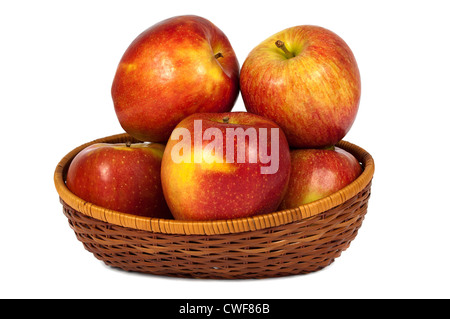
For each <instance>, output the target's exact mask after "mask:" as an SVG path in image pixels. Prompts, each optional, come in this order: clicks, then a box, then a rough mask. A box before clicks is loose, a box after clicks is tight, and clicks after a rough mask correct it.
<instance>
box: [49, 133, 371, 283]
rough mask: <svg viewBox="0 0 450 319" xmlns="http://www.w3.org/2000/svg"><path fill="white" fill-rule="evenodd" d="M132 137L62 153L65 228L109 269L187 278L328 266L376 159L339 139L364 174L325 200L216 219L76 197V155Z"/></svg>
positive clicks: (363, 209) (358, 212)
mask: <svg viewBox="0 0 450 319" xmlns="http://www.w3.org/2000/svg"><path fill="white" fill-rule="evenodd" d="M127 141H131V142H136V141H135V140H134V139H133V138H131V137H130V136H129V135H127V134H119V135H114V136H110V137H105V138H101V139H97V140H94V141H91V142H89V143H86V144H84V145H81V146H79V147H77V148H76V149H74V150H73V151H71V152H70V153H69V154H67V155H66V156H65V157H64V158H63V159H62V160H61V161H60V163H59V164H58V166H57V167H56V170H55V174H54V181H55V187H56V190H57V192H58V194H59V197H60V201H61V203H62V205H63V212H64V214H65V215H66V216H67V218H68V220H69V224H70V227H71V228H72V229H73V231H74V232H75V234H76V236H77V238H78V240H79V241H80V242H82V243H83V245H84V247H85V248H86V249H87V250H88V251H90V252H92V253H93V254H94V255H95V257H97V258H98V259H100V260H102V261H103V262H105V263H106V264H107V265H110V266H112V267H117V268H121V269H124V270H128V271H135V272H142V273H150V274H155V275H164V276H176V277H190V278H217V279H242V278H268V277H279V276H287V275H297V274H306V273H310V272H314V271H317V270H320V269H323V268H324V267H326V266H328V265H330V264H331V263H332V262H333V261H334V260H335V259H336V258H337V257H339V256H340V255H341V253H342V251H344V250H345V249H347V248H348V247H349V245H350V242H351V241H352V240H353V239H354V238H355V236H356V235H357V233H358V230H359V228H360V227H361V224H362V222H363V220H364V216H365V214H366V213H367V206H368V201H369V197H370V190H371V181H372V178H373V174H374V161H373V158H372V157H371V155H370V154H369V153H368V152H366V151H365V150H364V149H362V148H360V147H358V146H356V145H354V144H351V143H349V142H345V141H342V142H340V143H339V144H338V146H339V147H341V148H343V149H345V150H347V151H349V152H350V153H352V154H353V155H354V156H355V157H356V158H357V159H358V160H359V161H360V162H361V164H362V166H363V168H364V170H363V173H362V174H361V175H360V176H359V177H358V179H357V180H355V181H354V182H353V183H351V184H350V185H348V186H347V187H345V188H344V189H342V190H341V191H339V192H337V193H334V194H332V195H330V196H328V197H326V198H323V199H321V200H318V201H315V202H313V203H310V204H307V205H303V206H300V207H298V208H295V209H289V210H284V211H278V212H274V213H270V214H265V215H260V216H254V217H250V218H240V219H231V220H221V221H202V222H192V221H189V222H187V221H179V220H169V219H157V218H147V217H140V216H134V215H129V214H124V213H120V212H116V211H112V210H108V209H105V208H102V207H99V206H96V205H94V204H92V203H88V202H86V201H83V200H82V199H81V198H79V197H77V196H76V195H74V194H73V193H71V192H70V190H69V189H68V188H67V187H66V185H65V178H66V173H67V169H68V167H69V165H70V162H71V160H72V159H73V158H74V157H75V155H76V154H77V153H78V152H80V151H81V150H82V149H84V148H85V147H87V146H89V145H91V144H94V143H99V142H102V143H123V142H127Z"/></svg>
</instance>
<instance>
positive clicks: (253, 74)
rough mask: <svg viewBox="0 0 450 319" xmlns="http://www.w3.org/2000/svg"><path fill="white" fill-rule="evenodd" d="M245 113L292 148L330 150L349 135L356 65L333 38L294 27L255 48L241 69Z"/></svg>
mask: <svg viewBox="0 0 450 319" xmlns="http://www.w3.org/2000/svg"><path fill="white" fill-rule="evenodd" d="M240 87H241V92H242V97H243V100H244V103H245V106H246V109H247V111H249V112H252V113H256V114H259V115H262V116H265V117H267V118H269V119H272V120H273V121H274V122H276V123H277V124H278V125H280V127H281V128H282V129H283V130H284V132H285V134H286V137H287V139H288V141H289V144H290V146H291V147H294V148H321V147H327V146H331V145H335V144H336V143H337V142H338V141H339V140H341V139H342V138H343V137H344V136H345V135H346V134H347V132H348V131H349V130H350V128H351V126H352V124H353V122H354V120H355V117H356V114H357V111H358V107H359V101H360V95H361V80H360V74H359V69H358V65H357V63H356V59H355V57H354V55H353V53H352V51H351V50H350V48H349V46H348V45H347V44H346V43H345V42H344V40H343V39H342V38H340V37H339V36H338V35H337V34H335V33H333V32H331V31H330V30H327V29H325V28H322V27H318V26H310V25H304V26H296V27H292V28H288V29H285V30H283V31H281V32H278V33H276V34H274V35H272V36H271V37H269V38H267V39H266V40H264V41H263V42H262V43H260V44H259V45H258V46H256V47H255V48H254V49H253V50H252V51H251V52H250V53H249V55H248V57H247V58H246V60H245V62H244V64H243V65H242V69H241V76H240Z"/></svg>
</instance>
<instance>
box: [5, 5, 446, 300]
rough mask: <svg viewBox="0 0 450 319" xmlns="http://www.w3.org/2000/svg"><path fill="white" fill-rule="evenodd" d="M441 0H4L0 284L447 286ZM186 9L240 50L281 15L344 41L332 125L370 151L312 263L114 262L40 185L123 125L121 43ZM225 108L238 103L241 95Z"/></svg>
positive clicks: (70, 292)
mask: <svg viewBox="0 0 450 319" xmlns="http://www.w3.org/2000/svg"><path fill="white" fill-rule="evenodd" d="M445 4H446V3H445V1H432V0H429V1H376V2H368V1H367V2H366V1H364V2H363V1H301V0H295V1H288V0H285V1H263V0H258V1H233V0H228V1H211V0H209V1H176V0H171V1H131V0H130V1H72V2H69V1H64V2H63V1H8V2H6V1H2V2H1V4H0V41H1V42H0V44H1V49H0V63H1V67H0V112H1V113H0V121H1V122H0V129H1V136H2V137H3V146H2V147H1V148H0V150H1V151H0V152H1V156H0V168H1V179H0V183H1V184H0V186H1V191H0V196H1V206H0V213H1V216H0V240H1V241H0V243H1V248H0V249H1V250H0V251H1V253H0V297H2V298H449V297H450V289H449V288H448V286H449V284H450V272H449V269H450V248H449V244H450V241H449V231H448V229H449V225H450V208H449V207H450V206H449V204H448V199H449V183H448V181H449V178H450V175H449V168H448V166H447V165H448V158H449V155H448V154H449V152H448V150H449V146H448V137H449V120H448V119H449V115H448V109H449V107H450V98H449V89H450V77H449V74H450V62H449V61H450V59H449V56H450V41H449V38H448V34H449V31H450V22H449V20H448V9H446V7H445ZM184 14H196V15H200V16H203V17H205V18H207V19H209V20H211V21H212V22H213V23H214V24H216V25H217V26H218V27H219V28H220V29H222V31H224V32H225V34H226V35H227V36H228V38H229V40H230V41H231V43H232V45H233V47H234V49H235V51H236V53H237V56H238V59H239V62H240V64H241V65H242V63H243V62H244V60H245V58H246V56H247V54H248V53H249V52H250V50H251V49H252V48H253V47H254V46H256V45H257V44H259V43H260V42H261V41H262V40H264V39H265V38H267V37H268V36H270V35H272V34H274V33H276V32H278V31H281V30H283V29H285V28H288V27H291V26H295V25H301V24H315V25H320V26H323V27H326V28H328V29H330V30H332V31H334V32H336V33H337V34H339V35H340V36H341V37H342V38H343V39H344V40H345V41H346V42H347V44H348V45H349V46H350V47H351V49H352V50H353V53H354V54H355V57H356V59H357V61H358V64H359V68H360V72H361V77H362V98H361V103H360V110H359V113H358V116H357V119H356V122H355V124H354V125H353V127H352V129H351V131H350V132H349V133H348V135H347V136H346V137H345V139H346V140H348V141H351V142H353V143H355V144H358V145H360V146H362V147H363V148H365V149H366V150H368V151H369V152H370V153H371V154H372V155H373V157H374V159H375V163H376V171H375V177H374V181H373V187H372V197H371V200H370V202H369V211H368V214H367V216H366V219H365V221H364V223H363V225H362V228H361V229H360V232H359V234H358V236H357V237H356V239H355V240H354V241H353V242H352V244H351V246H350V248H349V249H348V250H347V251H345V252H344V253H343V254H342V256H341V257H339V258H338V259H336V261H335V263H334V264H332V265H331V266H329V267H327V268H325V269H324V270H322V271H319V272H316V273H313V274H309V275H304V276H291V277H285V278H274V279H264V280H234V281H233V280H231V281H223V280H222V281H219V280H196V279H177V278H166V277H157V276H152V275H142V274H133V273H127V272H124V271H118V270H113V269H111V268H109V267H107V266H105V265H104V264H103V263H102V262H100V261H98V260H97V259H96V258H95V257H94V256H93V255H92V254H90V253H89V252H87V251H86V250H85V249H84V248H83V246H82V244H81V243H80V242H79V241H77V239H76V238H75V234H74V233H73V231H72V230H71V229H70V228H69V225H68V222H67V218H66V217H65V216H64V215H63V213H62V207H61V205H60V203H59V200H58V195H57V193H56V190H55V188H54V185H53V171H54V169H55V167H56V165H57V163H58V162H59V160H60V159H61V158H62V157H63V156H64V155H65V154H66V153H68V152H69V151H71V150H72V149H73V148H75V147H76V146H78V145H80V144H83V143H85V142H88V141H91V140H93V139H96V138H99V137H104V136H108V135H112V134H116V133H121V132H123V131H122V129H121V127H120V125H119V123H118V121H117V118H116V115H115V113H114V109H113V105H112V100H111V95H110V87H111V83H112V80H113V76H114V73H115V69H116V67H117V64H118V62H119V60H120V58H121V56H122V54H123V52H124V51H125V49H126V48H127V47H128V45H129V43H130V42H131V41H132V40H133V39H134V38H135V37H136V36H137V35H138V34H139V33H141V32H142V31H143V30H145V29H146V28H148V27H149V26H151V25H153V24H154V23H156V22H159V21H160V20H163V19H166V18H169V17H172V16H175V15H184ZM234 110H235V111H238V110H242V111H243V110H245V108H244V105H243V102H242V99H241V97H239V99H238V101H237V103H236V106H235V108H234Z"/></svg>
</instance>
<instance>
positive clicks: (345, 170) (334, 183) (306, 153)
mask: <svg viewBox="0 0 450 319" xmlns="http://www.w3.org/2000/svg"><path fill="white" fill-rule="evenodd" d="M361 172H362V167H361V165H360V163H359V162H358V160H357V159H356V158H355V157H354V156H353V155H352V154H350V153H349V152H347V151H345V150H343V149H341V148H339V147H333V149H326V150H323V149H296V150H291V177H290V181H289V187H288V191H287V193H286V196H285V197H284V198H283V201H282V203H281V205H280V207H279V208H280V209H288V208H295V207H298V206H300V205H303V204H308V203H310V202H313V201H315V200H318V199H321V198H323V197H326V196H328V195H331V194H333V193H335V192H337V191H339V190H341V189H342V188H344V187H345V186H347V185H348V184H350V183H351V182H353V181H354V180H355V179H356V178H357V177H358V176H359V175H360V174H361Z"/></svg>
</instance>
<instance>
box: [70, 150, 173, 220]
mask: <svg viewBox="0 0 450 319" xmlns="http://www.w3.org/2000/svg"><path fill="white" fill-rule="evenodd" d="M163 152H164V145H162V144H157V143H152V144H149V143H135V144H125V143H119V144H109V143H97V144H93V145H91V146H88V147H87V148H85V149H83V150H82V151H81V152H80V153H78V154H77V155H76V156H75V157H74V159H73V160H72V162H71V164H70V166H69V169H68V172H67V187H68V188H69V189H70V190H71V191H72V192H73V193H74V194H75V195H77V196H78V197H80V198H82V199H83V200H85V201H87V202H90V203H93V204H96V205H98V206H101V207H105V208H108V209H112V210H116V211H119V212H123V213H128V214H133V215H139V216H146V217H158V218H173V217H172V215H171V213H170V211H169V208H168V206H167V204H166V201H165V199H164V195H163V192H162V186H161V160H162V156H163Z"/></svg>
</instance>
